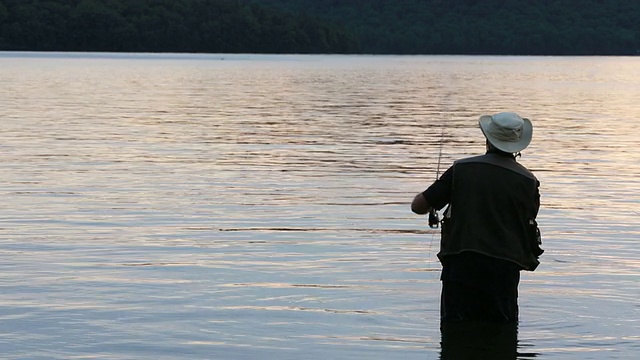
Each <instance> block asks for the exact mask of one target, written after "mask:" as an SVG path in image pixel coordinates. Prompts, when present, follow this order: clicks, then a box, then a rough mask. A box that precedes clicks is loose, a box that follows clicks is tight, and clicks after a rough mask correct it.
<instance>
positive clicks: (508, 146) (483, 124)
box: [479, 115, 533, 153]
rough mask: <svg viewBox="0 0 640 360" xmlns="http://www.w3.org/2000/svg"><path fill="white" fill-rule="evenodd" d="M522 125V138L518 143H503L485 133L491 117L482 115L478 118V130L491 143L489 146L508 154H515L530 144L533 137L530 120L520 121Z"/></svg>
mask: <svg viewBox="0 0 640 360" xmlns="http://www.w3.org/2000/svg"><path fill="white" fill-rule="evenodd" d="M522 120H523V121H524V123H523V124H522V136H521V137H520V140H519V141H515V142H514V141H503V140H498V139H496V138H495V137H493V136H491V134H489V133H488V132H487V130H486V129H487V128H488V126H489V124H490V123H491V121H492V116H491V115H482V116H480V120H479V123H480V130H482V133H483V134H484V137H485V138H487V140H488V141H489V142H490V143H491V145H493V146H495V147H496V148H497V149H498V150H502V151H504V152H508V153H517V152H518V151H522V150H524V149H525V148H526V147H527V146H529V144H530V143H531V138H532V137H533V124H531V120H529V119H525V118H523V119H522Z"/></svg>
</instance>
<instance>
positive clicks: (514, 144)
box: [479, 112, 533, 153]
mask: <svg viewBox="0 0 640 360" xmlns="http://www.w3.org/2000/svg"><path fill="white" fill-rule="evenodd" d="M479 122H480V129H481V130H482V133H483V134H484V136H485V137H486V138H487V140H488V141H489V142H490V143H491V145H493V146H495V147H496V148H498V149H499V150H502V151H504V152H508V153H516V152H518V151H521V150H523V149H524V148H526V147H527V146H529V143H530V142H531V136H532V135H533V125H532V124H531V121H530V120H529V119H523V118H521V117H520V115H518V114H516V113H512V112H503V113H499V114H495V115H482V116H480V121H479Z"/></svg>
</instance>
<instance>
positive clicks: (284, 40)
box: [0, 0, 355, 53]
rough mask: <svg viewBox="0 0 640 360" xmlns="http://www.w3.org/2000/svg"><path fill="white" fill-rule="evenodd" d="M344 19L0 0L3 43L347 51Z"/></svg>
mask: <svg viewBox="0 0 640 360" xmlns="http://www.w3.org/2000/svg"><path fill="white" fill-rule="evenodd" d="M354 43H355V40H354V39H353V38H352V37H351V36H350V34H349V33H348V32H347V31H345V30H344V29H342V28H341V27H339V26H336V25H332V24H330V23H328V22H323V21H320V20H318V19H317V18H316V17H312V16H306V15H293V14H291V13H289V12H286V11H278V10H275V9H272V8H269V7H265V6H261V5H259V4H255V3H250V2H247V1H238V0H0V49H1V50H34V51H109V52H111V51H112V52H124V51H126V52H194V53H247V52H251V53H291V52H296V53H344V52H347V51H349V50H350V49H352V48H353V46H354V45H353V44H354Z"/></svg>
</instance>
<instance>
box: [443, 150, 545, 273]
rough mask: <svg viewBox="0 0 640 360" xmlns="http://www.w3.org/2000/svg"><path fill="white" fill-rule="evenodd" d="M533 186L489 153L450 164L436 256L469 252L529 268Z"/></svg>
mask: <svg viewBox="0 0 640 360" xmlns="http://www.w3.org/2000/svg"><path fill="white" fill-rule="evenodd" d="M538 185H539V183H538V180H537V179H536V177H535V176H534V175H533V174H532V173H531V172H530V171H529V170H527V169H526V168H525V167H524V166H522V165H520V164H518V163H517V162H516V161H515V159H513V158H511V157H509V156H504V155H499V154H491V153H490V154H485V155H481V156H475V157H471V158H466V159H462V160H459V161H457V162H455V163H454V165H453V184H452V191H451V201H450V202H449V207H448V208H447V210H446V211H445V214H444V222H443V225H442V240H441V247H440V252H439V253H438V258H440V259H441V260H442V259H443V258H444V257H445V256H447V255H454V254H459V253H461V252H463V251H475V252H478V253H481V254H484V255H487V256H491V257H494V258H499V259H504V260H508V261H512V262H514V263H516V264H518V265H520V266H521V267H522V269H524V270H531V271H533V270H535V268H536V267H537V266H538V264H539V263H540V262H539V261H538V255H540V252H539V248H537V236H536V230H537V224H536V222H535V218H536V215H537V213H538V208H539V204H540V202H539V192H538Z"/></svg>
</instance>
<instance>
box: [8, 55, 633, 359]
mask: <svg viewBox="0 0 640 360" xmlns="http://www.w3.org/2000/svg"><path fill="white" fill-rule="evenodd" d="M639 79H640V59H638V58H636V57H629V58H624V57H619V58H613V57H612V58H607V57H464V56H462V57H448V56H432V57H430V56H406V57H402V56H302V55H296V56H276V55H228V54H219V55H175V54H166V55H159V54H158V55H155V54H58V53H0V81H2V83H3V85H4V86H2V87H1V88H0V102H1V104H2V106H1V107H0V124H1V125H2V126H1V127H0V132H1V133H2V139H3V141H2V143H1V144H0V160H1V161H0V166H1V167H2V172H1V175H0V176H1V179H2V195H3V203H4V207H3V212H2V214H1V215H0V230H1V232H2V238H1V239H0V264H1V266H2V271H1V272H0V277H1V278H2V294H1V295H0V320H1V321H0V324H1V325H0V333H1V334H2V335H1V336H0V348H2V351H3V356H6V357H7V358H16V359H18V358H24V359H27V358H28V359H38V358H42V359H45V358H46V359H52V358H53V359H68V358H78V357H92V358H104V359H131V358H137V359H139V358H153V359H195V358H201V359H205V358H206V359H213V358H215V359H234V360H235V359H329V358H331V359H362V358H366V359H390V358H402V359H425V358H426V359H439V358H443V359H444V358H447V354H449V353H450V351H451V350H452V349H446V348H444V349H443V348H442V347H443V346H444V347H446V343H445V345H441V344H440V341H441V334H440V329H439V318H438V316H439V313H438V309H439V291H440V283H439V280H438V279H439V270H440V265H439V263H438V262H437V258H436V256H435V254H436V253H437V251H438V246H439V236H438V234H437V232H436V231H435V230H431V229H429V228H428V227H427V224H426V219H423V218H421V217H417V216H415V215H413V214H412V213H411V212H410V210H409V202H410V201H411V199H412V198H413V196H414V195H415V194H416V193H417V192H419V191H422V190H424V189H425V188H426V187H427V186H428V185H429V184H430V183H431V182H432V181H433V180H434V179H435V177H436V173H437V172H438V170H439V172H440V173H442V172H443V171H444V170H445V169H446V168H447V167H448V166H450V165H451V163H452V162H453V161H454V160H456V159H458V158H461V157H465V156H470V155H475V154H480V153H482V152H483V150H484V140H483V137H482V134H481V132H480V130H479V129H478V127H477V118H478V116H479V115H481V114H491V113H495V112H499V111H506V110H510V111H517V112H519V113H520V114H521V115H523V116H525V117H529V118H530V119H532V121H533V123H534V140H533V142H532V144H531V146H530V147H529V148H528V149H526V150H525V151H524V152H523V154H522V158H520V160H519V161H520V162H522V163H523V164H524V165H525V166H527V167H529V168H531V169H532V170H533V171H534V172H535V174H536V175H537V176H538V178H539V179H540V181H541V183H542V185H541V192H542V208H541V211H540V215H539V219H538V220H539V221H538V222H539V223H540V225H541V229H542V232H543V241H544V246H543V247H544V248H545V250H546V252H545V254H544V255H543V256H542V259H541V260H542V264H541V265H540V267H539V269H538V270H536V272H534V273H524V274H523V278H522V283H521V286H520V307H521V309H520V324H519V328H518V334H517V337H518V340H517V353H515V350H514V353H513V354H510V355H509V356H510V357H507V358H512V359H515V358H521V359H527V358H533V357H536V358H541V359H627V358H628V359H632V358H636V357H637V356H639V355H640V346H639V345H638V344H640V323H639V320H638V319H639V318H640V316H639V315H640V303H638V300H637V297H638V294H639V293H640V282H639V279H640V275H639V274H640V260H638V259H640V250H638V247H637V246H636V243H637V240H638V238H639V235H640V226H639V225H638V221H637V218H638V216H639V215H640V195H639V194H640V191H639V190H640V180H639V179H640V151H639V150H640V148H639V145H638V140H637V134H638V133H640V118H639V116H640V106H639V105H638V103H637V101H636V100H637V99H638V98H640V80H639ZM440 151H442V158H441V165H440V168H439V169H438V154H439V152H440ZM512 342H513V345H514V347H515V346H516V343H515V342H514V341H512Z"/></svg>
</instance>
